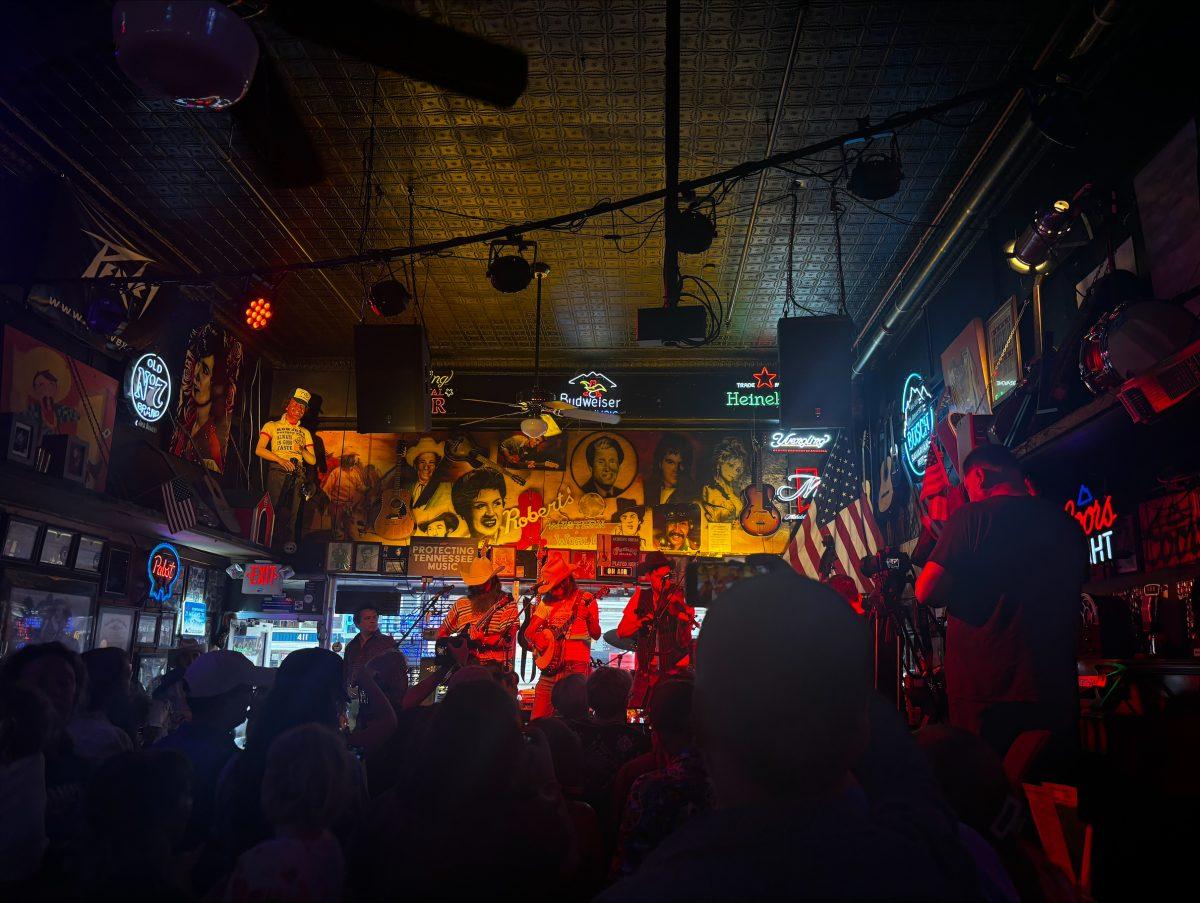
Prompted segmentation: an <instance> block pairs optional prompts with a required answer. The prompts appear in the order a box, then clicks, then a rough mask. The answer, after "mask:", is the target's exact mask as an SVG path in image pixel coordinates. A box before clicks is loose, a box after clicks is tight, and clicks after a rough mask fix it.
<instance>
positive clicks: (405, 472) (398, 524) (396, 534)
mask: <svg viewBox="0 0 1200 903" xmlns="http://www.w3.org/2000/svg"><path fill="white" fill-rule="evenodd" d="M407 452H408V443H406V442H404V441H402V440H397V442H396V467H395V468H394V470H395V477H394V478H393V479H392V484H391V485H390V486H389V487H388V488H386V489H385V490H384V491H383V498H381V499H380V501H379V515H378V517H376V518H375V533H376V534H377V535H379V536H380V537H381V538H382V539H385V540H387V541H389V542H398V541H400V540H403V539H408V538H409V537H410V536H412V534H413V530H414V529H415V528H416V525H417V522H416V519H415V518H414V517H413V510H412V507H413V505H412V492H411V491H410V490H408V489H405V488H403V485H404V484H405V483H407V482H408V481H409V478H410V477H411V473H410V472H409V468H408V462H407V461H405V460H404V456H405V454H406V453H407Z"/></svg>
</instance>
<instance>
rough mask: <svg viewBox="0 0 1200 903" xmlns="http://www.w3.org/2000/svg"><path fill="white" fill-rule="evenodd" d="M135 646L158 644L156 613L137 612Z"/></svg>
mask: <svg viewBox="0 0 1200 903" xmlns="http://www.w3.org/2000/svg"><path fill="white" fill-rule="evenodd" d="M137 644H138V645H139V646H155V645H157V644H158V613H157V612H153V611H139V612H138V617H137Z"/></svg>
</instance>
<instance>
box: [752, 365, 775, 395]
mask: <svg viewBox="0 0 1200 903" xmlns="http://www.w3.org/2000/svg"><path fill="white" fill-rule="evenodd" d="M778 375H779V374H778V373H772V372H771V371H770V370H768V369H767V368H766V366H765V365H764V366H763V368H762V369H761V370H759V371H758V372H757V373H755V374H754V379H755V380H756V381H757V383H758V384H757V385H756V386H755V387H754V388H756V389H774V388H775V379H776V377H778Z"/></svg>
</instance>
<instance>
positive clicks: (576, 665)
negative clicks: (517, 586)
mask: <svg viewBox="0 0 1200 903" xmlns="http://www.w3.org/2000/svg"><path fill="white" fill-rule="evenodd" d="M534 592H535V593H537V594H538V595H539V596H541V599H540V600H539V601H538V604H537V607H536V608H535V609H534V610H533V615H532V617H530V619H529V626H528V627H526V628H525V639H527V640H528V641H529V643H530V644H531V645H532V646H533V647H534V648H535V649H537V650H538V652H539V653H540V652H542V651H543V650H545V649H546V648H547V647H548V646H549V644H550V643H552V642H555V641H556V637H557V635H558V634H560V633H561V636H562V641H561V642H562V648H563V654H562V663H561V665H560V666H559V667H558V668H556V669H554V670H552V671H549V672H548V671H543V672H542V673H541V676H540V677H539V678H538V682H537V687H536V688H535V690H534V694H533V714H532V715H531V716H530V718H531V719H532V718H544V717H547V716H549V715H551V714H553V712H554V706H553V705H552V704H551V702H550V694H551V692H552V691H553V690H554V685H555V684H556V683H558V680H559V678H561V677H565V676H566V675H568V674H583V675H585V676H586V675H587V673H588V671H589V670H591V664H592V640H598V639H600V609H599V608H598V607H597V605H596V597H595V596H593V595H591V594H590V593H585V592H584V591H583V590H581V589H580V588H579V586H578V585H577V584H576V583H575V571H574V569H573V568H572V567H571V565H569V564H568V563H567V562H566V560H565V559H564V558H563V557H562V556H561V555H554V556H551V557H550V558H549V559H547V561H546V563H545V564H544V565H543V566H542V568H541V571H540V573H539V574H538V583H537V586H536V588H535V589H534Z"/></svg>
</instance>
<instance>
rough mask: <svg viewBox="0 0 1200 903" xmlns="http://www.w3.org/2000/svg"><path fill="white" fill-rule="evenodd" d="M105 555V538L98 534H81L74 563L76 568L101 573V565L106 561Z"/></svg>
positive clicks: (91, 572)
mask: <svg viewBox="0 0 1200 903" xmlns="http://www.w3.org/2000/svg"><path fill="white" fill-rule="evenodd" d="M103 557H104V540H103V539H100V538H99V537H98V536H87V535H80V537H79V542H78V543H77V544H76V546H75V563H74V565H73V567H74V568H75V570H77V571H87V572H88V573H90V574H99V573H100V565H101V564H103V563H104V562H103Z"/></svg>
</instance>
